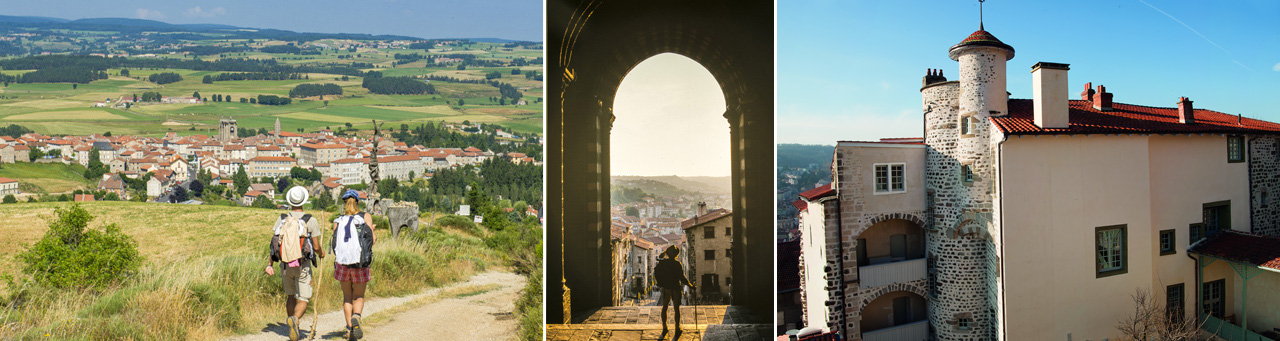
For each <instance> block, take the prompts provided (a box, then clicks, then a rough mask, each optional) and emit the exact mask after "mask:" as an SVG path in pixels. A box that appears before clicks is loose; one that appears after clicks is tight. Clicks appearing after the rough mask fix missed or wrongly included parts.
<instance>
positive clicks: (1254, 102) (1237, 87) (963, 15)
mask: <svg viewBox="0 0 1280 341" xmlns="http://www.w3.org/2000/svg"><path fill="white" fill-rule="evenodd" d="M984 6H985V11H986V14H985V26H986V30H987V31H988V32H991V34H993V35H995V36H996V37H997V38H999V39H1000V40H1002V41H1004V42H1005V43H1006V44H1009V45H1011V46H1013V48H1014V49H1015V50H1016V54H1015V56H1014V58H1013V59H1012V60H1009V62H1008V64H1007V70H1008V78H1007V79H1008V91H1009V92H1011V93H1012V94H1013V95H1012V96H1011V98H1030V97H1031V73H1030V71H1031V66H1032V65H1034V64H1035V63H1036V62H1041V61H1046V62H1058V63H1068V64H1071V71H1070V72H1069V73H1068V78H1069V82H1070V86H1069V88H1068V90H1070V91H1071V98H1072V99H1079V95H1078V94H1079V92H1080V90H1082V89H1083V87H1084V83H1085V82H1093V84H1094V86H1097V85H1099V84H1101V85H1105V86H1106V87H1107V91H1108V92H1112V93H1114V94H1115V101H1116V102H1121V103H1130V104H1138V105H1147V106H1159V107H1176V104H1175V102H1176V101H1177V100H1178V97H1180V96H1188V97H1190V98H1191V100H1192V101H1194V102H1195V107H1196V108H1204V109H1210V110H1217V111H1221V112H1225V113H1229V114H1243V115H1244V116H1246V117H1255V118H1260V119H1265V120H1270V121H1273V122H1280V1H1274V0H1241V1H1171V0H1114V1H1113V0H1085V1H1073V2H1059V1H1012V0H989V1H987V2H986V3H985V4H984ZM977 29H978V1H956V0H921V1H861V0H858V1H825V0H823V1H814V0H795V1H779V2H778V54H777V56H778V90H777V94H778V114H777V125H776V127H777V128H776V129H777V131H778V137H777V141H778V142H779V143H807V144H833V143H835V141H837V140H874V139H878V138H881V137H919V136H921V135H922V131H923V126H922V121H923V117H922V114H921V106H920V85H921V84H920V80H921V77H923V76H924V75H925V69H929V68H935V69H942V70H943V73H944V74H945V75H946V76H947V78H948V79H949V80H955V79H956V76H957V75H958V72H957V70H958V68H959V64H958V63H957V62H955V61H952V60H951V59H950V58H947V49H949V48H950V47H951V46H952V45H955V44H956V43H959V42H960V41H961V40H963V39H964V38H965V37H967V36H968V35H969V34H970V33H973V32H974V31H975V30H977Z"/></svg>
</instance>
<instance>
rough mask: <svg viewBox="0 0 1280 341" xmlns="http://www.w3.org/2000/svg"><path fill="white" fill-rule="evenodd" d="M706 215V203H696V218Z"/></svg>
mask: <svg viewBox="0 0 1280 341" xmlns="http://www.w3.org/2000/svg"><path fill="white" fill-rule="evenodd" d="M706 214H707V203H706V202H699V203H698V216H699V217H701V216H703V215H706Z"/></svg>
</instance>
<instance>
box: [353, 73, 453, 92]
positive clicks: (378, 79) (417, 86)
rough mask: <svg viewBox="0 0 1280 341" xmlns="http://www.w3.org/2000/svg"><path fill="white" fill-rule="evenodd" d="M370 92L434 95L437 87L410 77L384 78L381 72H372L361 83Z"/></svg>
mask: <svg viewBox="0 0 1280 341" xmlns="http://www.w3.org/2000/svg"><path fill="white" fill-rule="evenodd" d="M360 86H361V87H364V88H365V89H369V92H372V93H375V94H383V95H421V94H434V93H436V87H435V86H434V85H431V84H427V83H423V82H420V81H418V80H416V79H413V78H409V77H382V73H381V72H377V71H370V72H369V73H368V74H367V75H366V76H365V78H364V81H363V82H361V83H360Z"/></svg>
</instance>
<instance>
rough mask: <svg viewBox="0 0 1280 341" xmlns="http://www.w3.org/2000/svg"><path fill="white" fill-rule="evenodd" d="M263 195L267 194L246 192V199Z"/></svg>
mask: <svg viewBox="0 0 1280 341" xmlns="http://www.w3.org/2000/svg"><path fill="white" fill-rule="evenodd" d="M263 194H265V193H262V192H258V191H248V192H244V196H246V197H256V196H259V195H263Z"/></svg>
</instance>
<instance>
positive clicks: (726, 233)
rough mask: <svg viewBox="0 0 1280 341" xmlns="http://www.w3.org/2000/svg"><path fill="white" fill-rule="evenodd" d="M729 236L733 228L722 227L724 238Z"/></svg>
mask: <svg viewBox="0 0 1280 341" xmlns="http://www.w3.org/2000/svg"><path fill="white" fill-rule="evenodd" d="M731 234H733V226H725V227H724V235H725V236H728V235H731Z"/></svg>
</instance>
